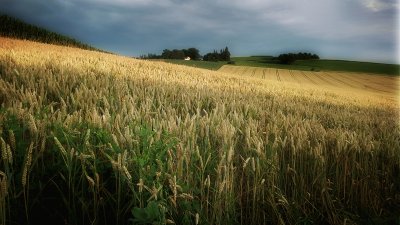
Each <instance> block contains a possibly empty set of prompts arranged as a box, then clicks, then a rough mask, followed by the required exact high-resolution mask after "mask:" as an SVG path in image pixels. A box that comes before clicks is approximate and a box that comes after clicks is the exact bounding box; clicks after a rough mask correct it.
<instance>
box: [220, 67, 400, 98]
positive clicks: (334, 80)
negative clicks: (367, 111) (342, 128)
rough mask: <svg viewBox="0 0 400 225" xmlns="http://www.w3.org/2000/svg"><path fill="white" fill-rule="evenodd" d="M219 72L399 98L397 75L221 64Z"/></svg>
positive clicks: (368, 95) (399, 80) (337, 90)
mask: <svg viewBox="0 0 400 225" xmlns="http://www.w3.org/2000/svg"><path fill="white" fill-rule="evenodd" d="M219 72H224V73H228V74H236V75H240V76H246V77H258V78H262V79H266V80H273V81H278V82H284V83H290V84H292V85H300V86H305V85H307V86H309V85H311V86H314V87H319V88H322V89H325V90H331V91H336V92H337V93H339V94H340V93H341V92H342V91H345V92H347V91H349V92H353V93H363V94H365V95H366V96H367V97H371V96H379V97H381V98H382V99H391V100H393V101H394V102H397V103H398V101H399V98H398V97H399V90H400V77H399V76H384V75H375V74H365V73H354V72H326V71H323V72H314V71H297V70H285V69H274V68H260V67H247V66H229V65H225V66H222V67H221V68H220V69H219Z"/></svg>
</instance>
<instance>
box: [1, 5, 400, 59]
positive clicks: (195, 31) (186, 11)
mask: <svg viewBox="0 0 400 225" xmlns="http://www.w3.org/2000/svg"><path fill="white" fill-rule="evenodd" d="M4 1H5V2H6V4H4V7H2V9H0V11H4V12H6V13H9V14H11V15H15V16H17V17H19V18H22V19H24V20H27V21H29V22H32V23H34V24H38V25H41V26H44V27H47V28H49V29H52V30H55V31H58V32H61V33H64V34H69V35H71V36H73V37H75V38H78V39H80V40H82V41H85V42H88V43H91V44H93V45H96V46H98V47H101V48H105V49H108V50H112V51H117V52H119V53H122V54H126V55H140V54H145V53H149V52H153V53H160V52H161V51H162V49H164V48H186V47H192V46H193V47H197V48H199V49H200V50H201V51H202V53H203V54H204V53H206V52H208V51H211V50H213V49H215V48H222V47H224V46H225V45H227V46H229V47H230V48H231V49H232V53H233V54H234V55H250V54H278V53H279V52H282V51H294V50H309V51H314V52H316V53H320V54H321V55H322V56H323V57H326V58H334V57H339V58H348V57H354V59H357V58H360V59H361V58H363V59H364V57H365V55H366V54H365V52H368V55H373V52H376V56H379V57H372V56H371V59H373V60H377V61H387V62H398V61H399V59H398V58H396V52H397V50H396V47H397V38H396V32H397V31H398V28H397V26H396V15H397V10H398V3H397V2H396V1H394V0H343V1H334V0H297V1H293V0H280V1H267V0H247V1H242V0H231V1H229V0H198V1H194V0H186V1H185V0H113V1H109V0H54V1H42V0H19V1H14V0H3V2H4ZM354 43H356V44H354ZM332 46H334V47H332Z"/></svg>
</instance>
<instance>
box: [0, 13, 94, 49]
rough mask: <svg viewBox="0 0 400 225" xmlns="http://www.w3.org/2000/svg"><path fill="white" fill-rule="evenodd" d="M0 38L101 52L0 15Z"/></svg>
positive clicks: (73, 40) (65, 37)
mask: <svg viewBox="0 0 400 225" xmlns="http://www.w3.org/2000/svg"><path fill="white" fill-rule="evenodd" d="M0 36H4V37H12V38H18V39H23V40H31V41H37V42H42V43H47V44H56V45H63V46H70V47H77V48H82V49H86V50H95V51H101V50H100V49H97V48H95V47H92V46H90V45H88V44H84V43H81V42H80V41H78V40H75V39H73V38H70V37H67V36H64V35H61V34H58V33H55V32H52V31H49V30H47V29H44V28H41V27H37V26H34V25H31V24H28V23H26V22H24V21H22V20H19V19H16V18H13V17H10V16H8V15H0Z"/></svg>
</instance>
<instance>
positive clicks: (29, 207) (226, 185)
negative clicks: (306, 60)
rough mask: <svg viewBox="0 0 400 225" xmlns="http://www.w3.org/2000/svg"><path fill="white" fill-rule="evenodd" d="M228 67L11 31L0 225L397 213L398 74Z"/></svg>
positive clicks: (2, 48) (3, 64) (348, 218)
mask: <svg viewBox="0 0 400 225" xmlns="http://www.w3.org/2000/svg"><path fill="white" fill-rule="evenodd" d="M224 68H225V70H228V71H229V73H230V74H226V73H222V72H213V71H208V70H202V69H195V68H189V67H184V66H177V65H171V64H167V63H162V62H149V61H140V60H134V59H130V58H125V57H120V56H115V55H108V54H104V53H98V52H90V51H85V50H78V49H74V48H67V47H59V46H52V45H44V44H38V43H33V42H27V41H18V40H12V39H7V38H0V73H1V79H0V103H1V111H0V127H1V130H0V131H1V132H0V134H1V137H2V139H1V149H2V161H1V163H0V178H1V180H0V184H1V190H2V192H1V194H0V219H1V221H2V222H3V224H5V222H10V221H14V222H15V221H17V222H21V221H26V220H29V221H35V220H40V216H47V214H48V213H49V212H52V213H53V214H55V215H57V216H55V217H54V218H52V219H54V220H55V221H56V220H59V221H67V222H68V223H78V224H85V223H89V222H90V223H92V224H103V223H104V224H107V223H116V224H127V223H128V222H132V221H133V222H135V223H141V222H143V221H145V222H160V223H176V224H187V223H192V224H295V223H319V224H321V223H329V224H343V223H346V224H351V223H373V222H380V223H391V222H393V221H396V220H398V217H399V214H400V212H399V208H400V194H399V193H400V183H399V180H400V175H399V171H400V135H399V132H400V128H399V122H398V117H399V105H398V102H397V101H395V100H396V96H395V94H393V92H390V93H391V94H392V95H389V94H387V93H386V94H382V93H380V92H379V91H377V92H374V91H373V90H371V88H368V87H367V88H366V89H367V90H361V89H362V88H360V87H362V85H360V84H359V83H355V84H354V83H351V82H350V80H351V79H355V80H357V82H360V83H362V84H364V83H365V82H367V84H366V86H371V87H372V86H373V85H372V84H373V83H374V85H380V87H381V86H382V85H384V86H385V85H386V86H387V87H391V86H390V84H388V83H386V81H383V84H382V82H381V81H378V82H377V83H376V81H375V80H374V79H371V80H365V82H364V81H363V80H362V79H364V78H363V77H362V76H361V75H360V76H359V77H350V76H348V75H346V74H341V75H340V76H337V77H336V76H332V77H331V78H329V79H331V80H330V81H331V82H326V83H324V84H321V83H322V82H323V80H324V79H325V80H327V79H328V78H324V79H320V78H318V76H322V75H312V74H308V73H307V74H303V76H300V75H299V74H298V73H297V72H295V74H294V75H295V76H293V73H294V71H283V70H274V71H273V72H275V76H276V74H278V73H279V76H280V78H281V81H280V80H279V79H278V78H272V79H264V78H265V77H273V76H271V73H269V72H265V71H258V70H251V69H249V68H242V72H245V73H247V72H249V71H250V73H251V71H253V72H254V74H253V73H251V75H250V76H242V75H235V71H234V70H233V69H232V68H230V67H225V66H224V67H223V69H224ZM268 70H270V69H268ZM246 71H247V72H246ZM242 72H241V73H242ZM330 74H331V73H330ZM260 76H261V77H260ZM263 76H264V78H263ZM297 76H300V77H301V78H298V79H296V77H297ZM321 78H322V77H321ZM273 79H277V80H276V81H273ZM290 79H293V80H296V81H299V80H303V81H310V83H307V82H304V83H299V84H295V83H291V82H287V81H288V80H290ZM335 79H339V80H341V81H342V82H346V83H349V85H353V86H355V87H356V88H358V89H350V88H342V87H337V86H339V84H340V82H339V81H338V82H336V81H334V80H335ZM282 81H285V82H282ZM311 81H314V82H311ZM314 83H316V84H314ZM328 83H329V84H328ZM331 84H333V86H335V87H331V88H327V86H329V85H331ZM364 85H365V84H364ZM374 87H375V86H374ZM388 89H390V90H391V88H388ZM354 90H357V91H356V92H355V91H354ZM374 93H375V94H374ZM57 199H59V200H57ZM43 202H46V203H47V204H49V205H50V206H49V207H48V208H46V207H45V206H43V205H44V203H43ZM39 206H40V207H39ZM60 212H62V213H60ZM21 214H22V215H25V217H23V218H21V216H20V215H21ZM35 215H36V216H35Z"/></svg>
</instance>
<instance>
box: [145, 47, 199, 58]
mask: <svg viewBox="0 0 400 225" xmlns="http://www.w3.org/2000/svg"><path fill="white" fill-rule="evenodd" d="M186 57H190V59H191V60H199V59H200V58H201V56H200V51H199V50H198V49H197V48H188V49H173V50H169V49H164V50H163V52H162V53H161V55H157V54H147V55H142V56H140V58H142V59H184V58H186Z"/></svg>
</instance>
